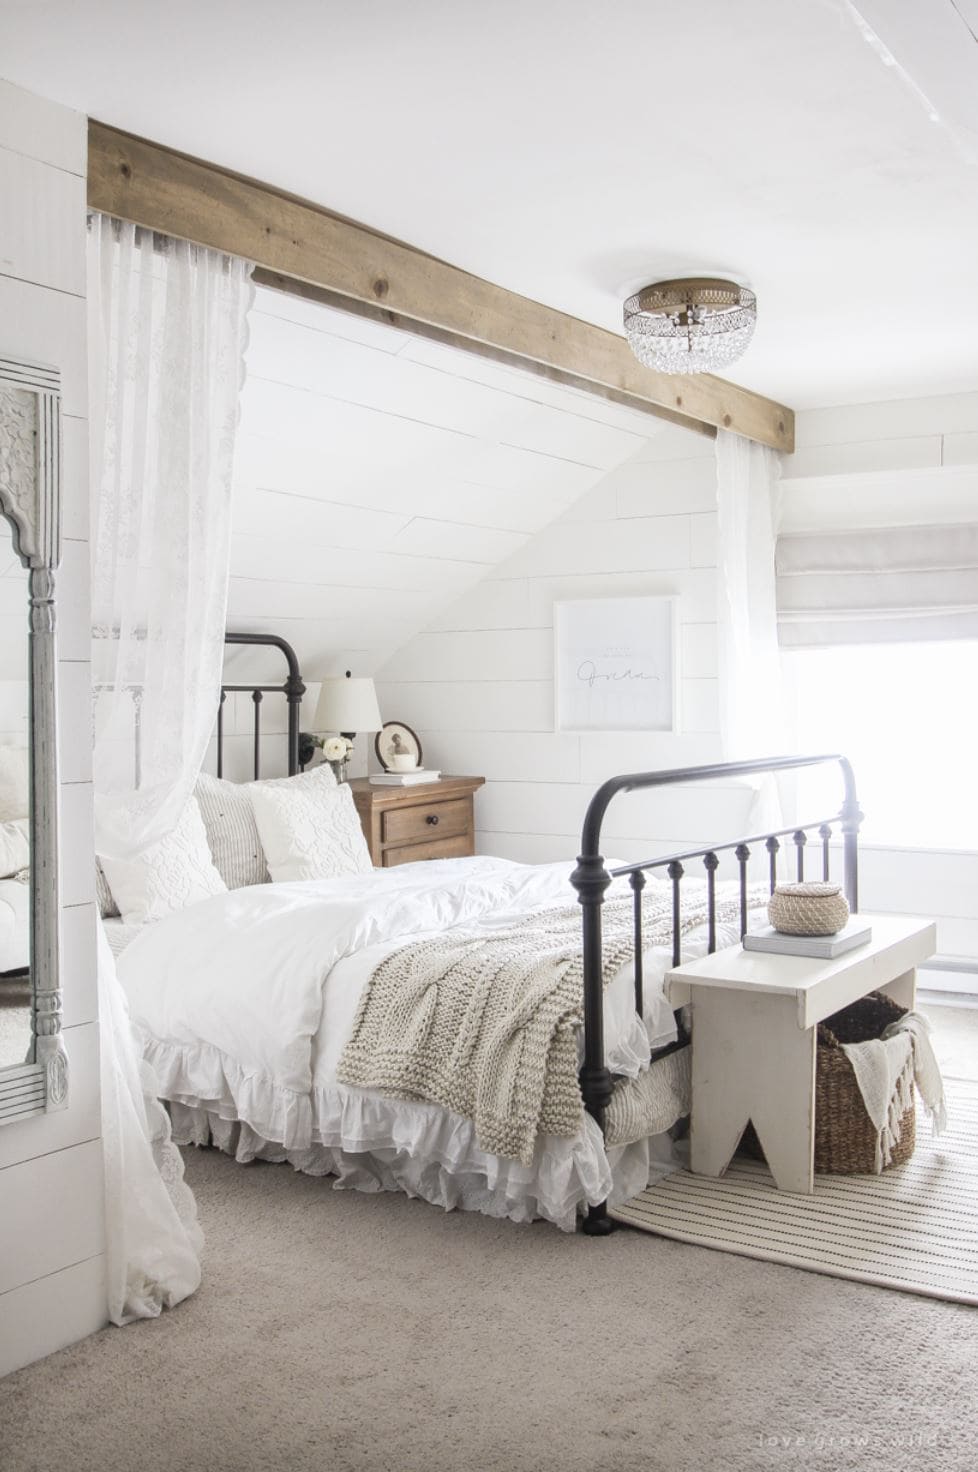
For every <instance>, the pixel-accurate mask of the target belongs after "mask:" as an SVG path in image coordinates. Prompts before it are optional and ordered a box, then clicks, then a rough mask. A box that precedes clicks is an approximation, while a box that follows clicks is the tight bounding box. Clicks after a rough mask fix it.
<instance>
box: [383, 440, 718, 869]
mask: <svg viewBox="0 0 978 1472" xmlns="http://www.w3.org/2000/svg"><path fill="white" fill-rule="evenodd" d="M648 428H649V431H650V434H652V436H653V437H652V438H650V439H647V440H646V441H645V443H644V444H643V445H642V446H641V447H640V448H639V449H638V451H637V453H635V454H634V455H633V456H632V458H631V459H629V460H628V461H627V462H626V463H625V464H624V465H621V466H619V467H618V468H617V469H615V470H613V471H612V472H611V474H609V475H608V476H606V477H605V478H604V479H603V480H602V481H601V483H600V484H599V485H598V486H597V487H596V488H595V489H594V490H592V491H591V492H589V493H588V494H586V495H585V496H584V497H583V498H582V499H580V500H579V501H578V502H577V503H576V504H575V505H574V506H573V507H572V508H571V509H570V510H569V511H568V512H566V513H565V514H564V515H563V516H562V517H560V518H559V519H558V520H557V521H555V522H554V523H552V524H551V525H550V526H548V527H546V528H545V529H544V530H542V531H541V532H539V533H538V534H537V535H536V536H535V537H534V538H533V539H532V541H530V542H529V543H528V544H527V546H525V547H524V548H522V549H521V550H520V551H518V552H516V553H515V554H514V555H513V556H512V557H510V558H509V559H508V560H507V561H506V562H504V563H502V564H501V565H500V566H499V567H497V568H496V569H495V570H494V571H493V572H491V573H490V574H489V576H488V577H487V578H486V579H485V580H484V581H483V582H481V583H480V584H479V585H478V587H476V588H474V589H473V590H472V591H471V592H470V593H468V594H466V595H465V596H464V597H462V598H460V599H459V600H458V601H457V602H456V603H454V604H453V605H452V606H451V607H450V608H449V609H448V610H447V611H446V612H445V613H444V614H442V615H441V616H440V617H439V618H437V619H435V620H434V621H433V622H432V623H431V624H430V625H429V626H428V628H427V629H426V630H425V631H424V633H423V634H420V635H418V636H417V637H415V638H414V639H412V640H411V641H410V643H408V644H407V646H406V647H405V648H403V649H401V650H400V651H399V652H398V653H397V654H396V655H395V656H394V658H393V659H391V660H390V661H389V662H388V663H387V665H386V666H385V667H384V668H383V670H382V671H381V675H380V687H379V688H380V697H381V710H382V713H383V715H384V716H385V718H386V719H389V720H390V719H398V720H405V721H407V723H408V724H409V725H410V726H412V727H414V728H415V729H416V730H417V731H418V732H419V734H420V735H421V737H422V740H423V743H424V752H425V763H426V765H429V766H438V767H441V768H442V769H443V770H445V771H450V772H459V773H475V774H479V775H484V776H485V777H486V778H487V779H488V781H487V785H486V787H485V788H484V789H483V790H482V791H481V792H480V793H479V794H478V796H477V798H476V815H477V830H478V834H477V837H478V846H479V849H480V850H481V851H482V852H487V853H495V854H502V855H504V856H506V857H511V858H517V859H524V860H528V861H542V860H547V859H558V858H566V857H569V856H572V855H573V854H575V853H576V852H577V849H578V846H579V838H580V830H581V822H582V819H583V816H584V810H585V807H586V805H587V801H588V799H589V798H590V796H591V795H592V793H593V792H594V789H595V788H596V787H597V786H598V784H599V783H600V782H602V781H603V780H604V779H605V778H606V777H608V776H611V775H613V774H615V773H619V772H625V771H636V770H648V769H650V768H654V767H670V766H688V765H692V764H694V763H698V762H710V761H717V760H719V757H720V743H719V735H718V706H717V679H716V587H715V584H716V474H715V468H714V463H715V462H714V447H713V441H712V439H708V438H706V437H704V436H701V435H697V434H694V433H692V432H691V431H688V430H681V429H678V428H674V427H672V426H667V427H664V428H661V429H659V428H658V427H657V426H656V425H655V422H654V421H651V420H650V421H649V426H648ZM642 593H647V594H659V593H670V594H675V595H676V596H677V598H678V619H679V625H680V663H679V668H680V675H681V680H680V690H679V729H678V731H677V732H675V733H673V734H666V733H648V734H636V733H624V732H619V733H611V732H609V733H604V734H599V733H587V734H570V733H562V732H560V733H558V732H555V731H554V710H553V704H554V702H553V604H554V601H555V600H559V599H566V598H593V597H606V596H617V595H624V594H642ZM745 810H746V796H745V793H744V790H743V789H742V788H740V787H717V785H716V784H715V783H711V784H710V785H709V787H708V788H707V787H703V788H700V789H696V790H689V789H687V790H685V791H684V793H683V794H682V796H680V795H679V794H678V793H675V792H669V793H665V794H662V795H659V796H657V797H653V796H647V795H641V796H639V795H632V796H629V797H628V798H622V799H619V802H618V804H617V805H615V806H613V807H612V809H611V811H610V814H609V818H608V822H607V824H606V826H605V833H606V834H607V841H606V844H605V848H606V851H607V852H609V853H612V852H613V853H615V854H617V855H622V856H625V857H632V856H640V855H643V854H646V853H656V854H659V853H666V852H670V851H672V850H674V849H676V848H680V847H683V846H686V845H687V844H692V843H694V842H697V841H701V840H702V841H704V842H709V841H719V840H720V839H721V838H722V837H723V836H734V835H736V834H737V833H738V832H742V831H743V828H742V823H743V821H744V816H745Z"/></svg>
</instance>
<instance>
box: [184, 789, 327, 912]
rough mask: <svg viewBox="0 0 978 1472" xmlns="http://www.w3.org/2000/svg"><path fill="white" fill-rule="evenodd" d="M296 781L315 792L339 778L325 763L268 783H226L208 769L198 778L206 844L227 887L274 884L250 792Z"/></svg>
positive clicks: (198, 796)
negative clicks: (258, 788) (210, 773)
mask: <svg viewBox="0 0 978 1472" xmlns="http://www.w3.org/2000/svg"><path fill="white" fill-rule="evenodd" d="M293 783H295V784H301V785H302V786H303V788H306V787H308V789H309V790H310V791H314V790H316V789H317V788H318V789H323V788H333V787H335V786H336V778H335V777H334V776H333V771H332V768H331V767H329V766H328V765H327V764H326V763H325V762H323V763H321V764H320V765H319V766H318V767H313V768H312V770H311V771H309V772H301V773H300V774H299V775H298V776H297V777H275V778H272V779H270V780H269V781H267V782H244V783H240V782H225V781H222V779H221V778H219V777H211V776H209V775H208V774H207V773H206V772H201V774H200V776H199V777H198V778H197V786H196V788H195V795H196V798H197V804H198V806H199V808H200V815H201V817H202V818H203V820H204V828H205V830H206V832H207V844H208V847H209V848H210V851H211V857H212V859H213V860H214V867H215V869H216V870H217V872H218V873H219V874H220V876H221V878H222V879H223V880H224V883H225V884H226V885H227V887H228V889H243V888H244V887H245V886H246V885H248V884H270V883H271V876H270V874H269V872H268V865H267V863H266V862H265V853H264V850H263V849H262V846H261V839H260V838H259V836H258V825H257V824H256V822H255V813H254V809H253V808H252V806H251V801H250V799H249V796H248V794H249V792H250V791H254V789H255V788H256V787H282V786H291V785H292V784H293Z"/></svg>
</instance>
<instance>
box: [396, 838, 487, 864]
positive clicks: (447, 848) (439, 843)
mask: <svg viewBox="0 0 978 1472" xmlns="http://www.w3.org/2000/svg"><path fill="white" fill-rule="evenodd" d="M471 852H472V840H471V838H470V837H469V835H468V834H467V833H462V834H460V835H459V837H458V838H439V839H435V840H433V841H432V842H431V843H406V844H404V846H403V847H402V848H385V849H384V853H383V868H385V869H393V868H394V867H395V866H396V865H397V864H416V863H417V862H418V861H419V860H421V859H466V858H468V857H469V855H470V854H471Z"/></svg>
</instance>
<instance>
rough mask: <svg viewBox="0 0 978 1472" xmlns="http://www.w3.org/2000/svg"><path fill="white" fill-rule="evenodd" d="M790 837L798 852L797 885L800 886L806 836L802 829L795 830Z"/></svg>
mask: <svg viewBox="0 0 978 1472" xmlns="http://www.w3.org/2000/svg"><path fill="white" fill-rule="evenodd" d="M791 837H792V840H793V842H794V844H795V847H796V849H797V850H798V883H799V884H802V883H803V882H804V879H805V844H806V843H807V842H808V834H807V833H805V831H804V829H802V828H797V829H796V830H795V832H794V833H793V834H792V835H791Z"/></svg>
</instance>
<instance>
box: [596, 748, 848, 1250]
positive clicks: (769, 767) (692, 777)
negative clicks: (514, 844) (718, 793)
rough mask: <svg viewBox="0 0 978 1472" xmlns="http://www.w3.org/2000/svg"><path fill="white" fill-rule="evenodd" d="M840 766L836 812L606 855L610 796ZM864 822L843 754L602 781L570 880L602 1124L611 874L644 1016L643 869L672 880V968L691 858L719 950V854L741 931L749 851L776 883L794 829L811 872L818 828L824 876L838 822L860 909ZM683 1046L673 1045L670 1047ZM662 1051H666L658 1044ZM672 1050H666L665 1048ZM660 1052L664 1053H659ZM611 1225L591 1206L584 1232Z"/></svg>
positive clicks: (606, 1088)
mask: <svg viewBox="0 0 978 1472" xmlns="http://www.w3.org/2000/svg"><path fill="white" fill-rule="evenodd" d="M829 762H831V763H834V764H836V765H838V767H839V769H840V771H841V774H842V781H843V787H844V799H843V803H842V807H841V809H840V810H839V812H838V814H836V815H834V816H832V817H828V818H819V819H816V820H815V821H814V822H810V823H802V824H800V825H796V826H793V827H790V828H779V829H777V830H776V831H775V832H773V833H772V832H768V833H759V834H754V835H751V836H749V837H747V838H741V839H739V840H736V841H731V842H730V843H719V844H712V845H711V846H710V847H709V848H706V847H703V848H697V849H689V850H685V851H684V852H682V853H676V854H667V855H665V856H660V857H658V858H654V859H644V860H640V861H638V862H635V863H629V864H623V865H621V866H620V867H618V868H615V869H613V870H609V869H608V868H607V866H606V865H605V862H604V859H603V858H602V856H601V825H602V823H603V821H604V817H605V814H606V812H607V809H608V806H609V804H610V803H611V801H612V800H613V799H614V798H615V797H617V796H618V795H619V794H620V793H625V792H634V791H641V790H647V789H649V788H656V787H666V786H673V785H679V784H681V783H695V782H702V781H706V780H709V779H713V778H724V777H725V778H728V779H730V778H738V777H747V776H756V775H758V774H761V773H768V772H779V771H790V770H793V769H796V768H801V767H813V766H820V765H824V764H825V763H829ZM861 821H862V813H861V812H860V810H859V802H858V799H857V796H856V784H855V779H854V777H853V773H852V767H851V766H850V764H849V762H848V761H847V760H846V758H845V757H843V756H840V755H839V754H838V753H832V754H829V755H819V756H793V757H768V758H764V759H763V760H760V761H755V762H725V763H720V764H717V765H715V766H703V767H685V768H676V769H672V770H669V771H663V772H633V773H629V774H626V775H624V776H621V777H613V778H612V779H611V780H610V781H608V782H605V783H603V785H602V786H601V787H599V788H598V790H597V792H596V793H595V794H594V796H593V797H592V799H591V802H590V804H589V806H588V810H587V814H586V815H585V819H584V826H583V829H582V833H581V851H580V854H579V856H578V860H577V866H576V868H575V869H574V872H573V874H572V875H571V883H572V884H573V885H574V888H575V889H576V890H577V898H578V902H579V903H580V905H581V923H582V954H583V962H584V1064H583V1067H582V1068H581V1071H580V1084H581V1094H582V1096H583V1099H584V1104H585V1107H586V1108H587V1110H588V1113H589V1114H590V1115H591V1116H592V1118H593V1119H594V1120H595V1121H596V1122H597V1124H598V1125H599V1127H600V1128H601V1129H602V1130H603V1129H604V1115H605V1109H606V1108H607V1106H608V1104H609V1102H610V1100H611V1096H612V1093H613V1091H614V1079H613V1078H612V1076H611V1073H610V1071H609V1070H608V1067H607V1064H606V1062H605V1053H604V985H603V957H602V934H601V906H602V905H603V903H604V898H605V892H606V890H607V889H608V886H609V885H610V884H611V882H612V880H613V879H617V878H619V877H624V876H626V875H627V876H628V880H629V883H630V885H631V887H632V892H633V897H634V902H633V914H634V942H635V944H634V955H635V1003H636V1010H637V1011H638V1012H639V1014H640V1015H642V1014H643V1012H644V1007H643V1000H644V999H643V992H644V967H643V958H642V941H643V932H642V892H643V889H644V887H645V874H646V872H647V871H649V870H654V869H665V871H666V873H667V874H668V877H669V879H670V880H671V882H672V957H673V966H674V967H675V966H679V965H681V964H682V901H681V883H682V878H683V875H684V872H685V869H684V865H685V863H686V862H687V861H691V860H693V859H702V861H703V864H704V867H705V869H706V882H707V929H708V947H709V951H710V952H711V953H712V952H714V951H715V950H716V944H717V927H716V874H717V870H718V868H719V865H720V859H719V855H720V854H721V853H723V852H726V851H730V850H732V851H733V855H734V858H735V859H736V861H737V865H738V872H739V894H740V906H739V908H740V934H741V939H743V936H744V935H745V934H746V931H747V916H748V882H747V871H748V864H749V862H750V857H751V850H752V849H753V848H759V847H760V846H761V845H763V848H764V851H765V852H766V854H767V859H768V864H767V867H768V878H769V883H770V888H771V889H772V890H773V889H774V887H775V885H776V883H777V862H778V854H779V852H780V849H781V843H780V840H781V839H782V838H787V837H788V836H789V835H790V837H791V840H792V842H793V843H794V845H795V853H796V866H797V874H798V879H799V880H800V881H803V880H804V876H805V845H806V844H807V842H808V834H809V832H811V833H816V832H817V834H818V838H819V840H820V842H821V850H822V865H821V868H822V875H823V878H828V875H829V861H830V844H831V839H832V834H833V831H834V829H833V824H835V825H837V826H838V829H839V831H840V832H841V835H842V848H843V866H844V888H845V892H846V898H847V899H848V901H849V908H850V910H851V911H852V913H853V914H856V913H857V912H858V908H859V893H858V858H857V846H858V833H859V825H860V822H861ZM675 1046H677V1045H676V1044H672V1045H670V1048H673V1047H675ZM659 1051H663V1050H659ZM665 1051H668V1050H665ZM656 1056H658V1052H657V1054H656ZM612 1228H613V1223H612V1221H611V1219H610V1218H609V1217H608V1214H607V1202H601V1203H599V1204H598V1205H597V1206H591V1207H589V1208H588V1213H587V1216H586V1218H585V1221H584V1230H585V1232H587V1233H588V1234H589V1235H591V1236H605V1235H606V1234H607V1233H608V1232H610V1231H611V1230H612Z"/></svg>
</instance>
